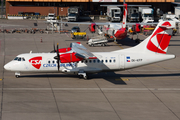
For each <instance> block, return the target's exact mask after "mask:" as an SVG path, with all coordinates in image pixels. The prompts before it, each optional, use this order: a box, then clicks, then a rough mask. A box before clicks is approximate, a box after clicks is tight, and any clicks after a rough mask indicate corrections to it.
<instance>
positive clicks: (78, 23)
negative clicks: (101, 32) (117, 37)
mask: <svg viewBox="0 0 180 120" xmlns="http://www.w3.org/2000/svg"><path fill="white" fill-rule="evenodd" d="M55 23H64V24H76V25H91V24H95V25H110V24H111V23H110V22H103V23H101V22H96V23H94V22H55Z"/></svg>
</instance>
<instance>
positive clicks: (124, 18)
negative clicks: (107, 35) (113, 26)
mask: <svg viewBox="0 0 180 120" xmlns="http://www.w3.org/2000/svg"><path fill="white" fill-rule="evenodd" d="M126 18H127V4H124V13H123V21H122V22H123V28H126Z"/></svg>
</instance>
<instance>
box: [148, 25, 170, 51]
mask: <svg viewBox="0 0 180 120" xmlns="http://www.w3.org/2000/svg"><path fill="white" fill-rule="evenodd" d="M162 26H166V27H168V26H171V24H170V23H169V22H165V23H163V24H162ZM165 30H166V28H165V27H159V28H158V29H157V30H156V31H155V32H154V33H153V35H152V36H151V38H150V40H149V42H148V44H147V49H149V50H150V51H153V52H157V53H163V54H166V52H167V48H168V45H169V42H170V39H171V35H170V34H171V33H168V31H165Z"/></svg>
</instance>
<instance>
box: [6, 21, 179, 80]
mask: <svg viewBox="0 0 180 120" xmlns="http://www.w3.org/2000/svg"><path fill="white" fill-rule="evenodd" d="M174 27H175V22H173V21H162V22H160V23H159V24H158V25H157V27H156V28H155V30H154V32H153V33H152V34H151V35H150V36H149V37H148V38H146V39H145V40H144V41H143V42H141V43H140V44H139V45H137V46H135V47H131V48H127V49H122V50H117V51H112V52H93V53H91V52H90V51H88V50H87V49H86V48H85V47H84V46H83V45H82V44H80V43H72V44H71V46H70V48H68V50H61V53H59V50H57V53H25V54H20V55H18V56H17V57H16V58H15V59H14V60H12V61H11V62H9V63H7V64H6V65H5V66H4V68H5V69H6V70H9V71H14V72H15V76H16V77H19V76H20V73H21V72H22V73H23V72H50V73H53V72H63V73H73V74H77V75H79V76H83V77H84V79H87V74H89V73H98V72H103V71H118V70H126V69H131V68H135V67H139V66H143V65H147V64H151V63H155V62H160V61H164V60H168V59H173V58H175V55H169V54H166V52H167V49H168V45H169V42H170V39H171V34H172V28H174ZM57 49H58V46H57ZM63 51H64V52H63Z"/></svg>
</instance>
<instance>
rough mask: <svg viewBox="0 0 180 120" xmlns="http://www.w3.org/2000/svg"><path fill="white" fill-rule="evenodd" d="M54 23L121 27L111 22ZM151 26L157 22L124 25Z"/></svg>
mask: <svg viewBox="0 0 180 120" xmlns="http://www.w3.org/2000/svg"><path fill="white" fill-rule="evenodd" d="M54 23H64V24H76V25H91V24H95V25H122V23H111V22H54ZM136 24H140V25H152V24H158V22H153V23H143V22H141V23H126V25H129V26H132V25H136Z"/></svg>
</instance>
